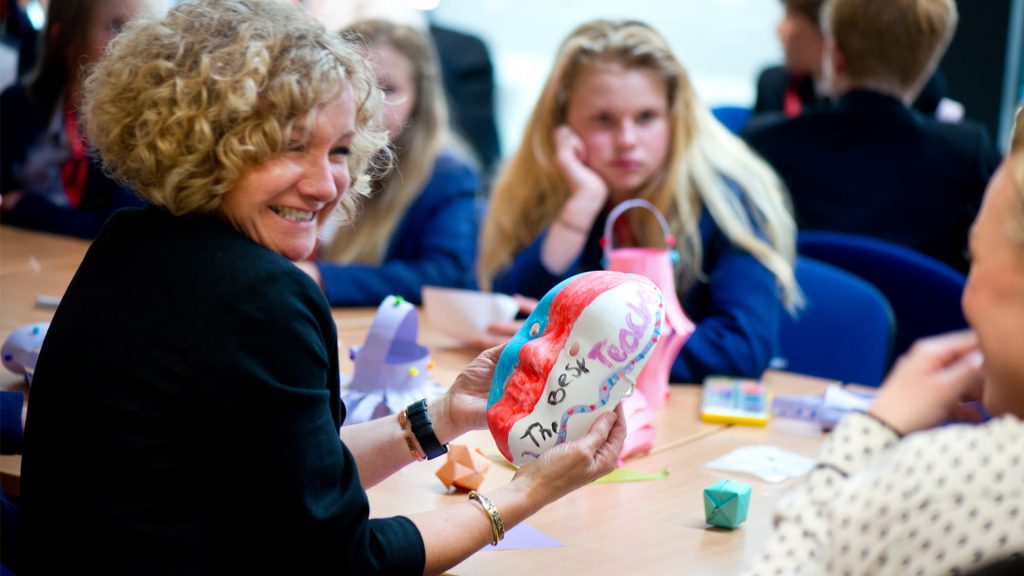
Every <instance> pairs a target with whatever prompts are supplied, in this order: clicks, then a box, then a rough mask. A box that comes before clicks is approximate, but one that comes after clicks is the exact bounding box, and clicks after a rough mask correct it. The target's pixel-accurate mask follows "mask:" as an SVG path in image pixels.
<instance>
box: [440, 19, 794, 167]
mask: <svg viewBox="0 0 1024 576" xmlns="http://www.w3.org/2000/svg"><path fill="white" fill-rule="evenodd" d="M781 14H782V4H781V2H779V1H778V0H440V1H439V3H438V5H437V7H436V8H434V9H433V10H432V11H430V12H429V17H430V18H431V19H432V20H433V21H435V22H437V23H438V24H443V25H445V26H448V27H450V28H455V29H459V30H464V31H466V32H471V33H474V34H476V35H478V36H480V37H481V38H483V40H484V41H485V42H486V43H487V44H488V46H489V48H490V50H491V57H492V59H493V60H494V66H495V76H496V78H495V81H496V84H497V86H496V89H497V97H498V102H497V107H498V111H497V112H498V129H499V130H500V133H501V140H502V152H503V154H505V155H508V154H509V153H510V152H511V151H513V150H515V148H516V147H517V146H518V144H519V139H520V137H521V133H522V126H523V124H524V123H525V122H526V119H527V117H528V116H529V113H530V110H531V109H532V107H533V104H534V102H535V101H536V98H537V96H538V95H539V94H540V89H541V86H542V85H543V82H544V80H545V78H546V77H547V73H548V71H549V69H550V67H551V63H552V61H553V59H554V55H555V51H556V50H557V48H558V45H559V44H560V43H561V41H562V40H563V39H564V38H565V36H567V35H568V34H569V32H571V31H572V29H573V28H575V27H576V26H577V25H578V24H580V23H582V22H585V21H587V20H590V19H593V18H633V19H638V20H643V21H645V22H647V23H649V24H651V25H653V26H654V27H655V28H657V29H658V31H659V32H661V33H662V34H663V35H664V36H665V37H666V38H668V40H669V42H670V43H671V44H672V47H673V48H674V49H675V51H676V54H677V55H678V56H679V58H680V59H681V60H682V62H683V65H684V66H686V68H687V69H688V71H689V73H690V76H691V78H692V79H693V82H694V84H695V85H696V88H697V92H698V94H699V95H700V96H701V98H702V99H703V100H704V102H705V103H706V104H708V105H719V104H738V105H751V104H753V101H754V88H755V86H754V83H755V79H756V77H757V72H758V71H759V70H760V69H761V68H762V67H763V66H765V65H767V64H771V63H776V62H780V61H781V60H782V51H781V49H780V48H779V43H778V40H777V39H776V37H775V23H776V22H777V20H778V18H779V17H780V16H781Z"/></svg>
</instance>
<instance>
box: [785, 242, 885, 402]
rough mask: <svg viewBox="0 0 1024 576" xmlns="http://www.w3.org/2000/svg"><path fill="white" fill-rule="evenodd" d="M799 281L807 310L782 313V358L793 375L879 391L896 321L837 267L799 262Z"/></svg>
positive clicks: (869, 289) (865, 286)
mask: <svg viewBox="0 0 1024 576" xmlns="http://www.w3.org/2000/svg"><path fill="white" fill-rule="evenodd" d="M796 280H797V282H798V283H799V284H800V288H801V289H802V290H803V292H804V297H805V299H806V304H805V306H804V308H803V309H801V310H799V311H798V313H797V315H796V317H793V316H790V315H789V313H783V316H782V322H781V324H780V327H779V350H778V357H777V358H776V359H775V360H773V363H772V365H773V366H775V367H777V368H782V369H784V370H788V371H790V372H798V373H801V374H810V375H812V376H819V377H822V378H829V379H832V380H841V381H843V382H855V383H857V384H864V385H867V386H878V385H879V384H881V382H882V378H883V377H884V376H885V371H886V368H887V367H888V364H889V358H890V353H891V349H892V336H893V315H892V309H891V308H890V307H889V303H888V301H886V299H885V296H883V295H882V293H881V292H879V290H878V289H877V288H875V287H874V286H872V285H871V284H870V283H868V282H866V281H865V280H862V279H860V278H858V277H857V276H854V275H853V274H850V273H849V272H846V271H844V270H840V269H839V268H836V267H834V266H830V265H828V264H825V263H823V262H818V261H815V260H813V259H810V258H804V257H797V260H796Z"/></svg>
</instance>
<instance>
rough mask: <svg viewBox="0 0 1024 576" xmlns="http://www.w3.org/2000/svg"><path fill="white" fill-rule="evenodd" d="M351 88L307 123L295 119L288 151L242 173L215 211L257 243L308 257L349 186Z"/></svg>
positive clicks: (296, 256)
mask: <svg viewBox="0 0 1024 576" xmlns="http://www.w3.org/2000/svg"><path fill="white" fill-rule="evenodd" d="M353 100H354V98H353V96H352V90H351V89H348V88H346V89H345V90H343V91H342V92H341V95H340V96H338V98H337V99H336V100H334V101H332V102H330V103H328V104H325V105H324V106H322V107H320V108H318V109H317V110H316V112H315V115H314V116H313V118H312V126H311V127H307V126H305V125H304V122H299V123H297V124H296V126H295V127H294V128H293V130H292V131H293V132H298V133H304V132H305V133H308V139H307V141H306V142H304V143H303V142H302V141H301V140H299V139H297V138H295V137H294V136H293V135H289V136H288V142H289V145H288V151H287V152H285V153H284V154H281V155H279V156H276V157H274V158H271V159H270V160H268V161H266V162H264V163H263V164H260V165H258V166H255V167H253V168H252V169H250V170H247V171H245V172H243V173H242V176H241V177H240V178H239V179H238V182H237V183H236V184H235V186H234V187H233V188H232V189H231V191H229V192H228V193H227V194H226V195H225V196H224V201H223V202H222V203H221V205H220V213H221V214H223V215H224V217H225V218H226V219H227V220H228V221H229V222H231V224H233V225H234V227H235V228H237V229H239V230H241V231H242V232H244V233H245V234H246V235H247V236H249V237H250V238H252V239H253V240H255V241H256V242H258V243H260V244H262V245H264V246H266V247H267V248H270V249H271V250H273V251H274V252H277V253H278V254H281V255H282V256H284V257H286V258H289V259H291V260H299V259H301V258H305V257H306V256H309V254H310V253H311V252H313V248H314V247H316V242H317V232H318V231H319V229H320V227H321V226H323V224H324V223H325V222H326V221H327V219H328V218H330V217H331V215H332V214H333V213H334V208H335V206H337V205H338V201H339V200H340V199H341V197H342V194H344V193H345V190H346V189H347V188H348V184H349V172H348V155H349V153H350V148H351V146H352V139H353V138H354V135H355V131H354V128H355V104H354V102H353Z"/></svg>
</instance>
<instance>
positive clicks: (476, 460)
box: [437, 444, 491, 490]
mask: <svg viewBox="0 0 1024 576" xmlns="http://www.w3.org/2000/svg"><path fill="white" fill-rule="evenodd" d="M490 467H491V463H490V462H489V461H488V460H487V457H486V456H484V453H483V452H481V451H480V449H479V448H476V449H474V450H470V449H469V447H468V446H464V445H462V444H449V445H448V460H447V461H446V462H445V463H444V465H443V466H441V468H439V469H438V470H437V477H438V479H439V480H441V482H443V483H444V486H445V488H448V489H449V490H451V488H452V486H454V487H455V488H456V489H459V490H476V489H477V488H479V487H480V484H483V481H484V476H486V475H487V469H488V468H490Z"/></svg>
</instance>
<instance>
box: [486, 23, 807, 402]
mask: <svg viewBox="0 0 1024 576" xmlns="http://www.w3.org/2000/svg"><path fill="white" fill-rule="evenodd" d="M631 198H642V199H646V200H649V201H650V202H651V203H652V204H654V205H655V206H656V207H657V208H658V209H659V210H660V211H661V212H662V213H663V214H664V215H665V216H666V218H667V219H668V220H669V222H670V226H671V230H672V233H673V235H674V237H675V238H676V244H677V247H678V249H679V250H680V252H681V255H682V257H681V258H680V261H679V263H678V265H677V267H676V269H675V273H676V287H677V289H678V296H679V300H680V302H681V303H682V304H683V307H684V308H685V310H686V312H687V313H688V314H689V315H690V317H691V319H692V320H693V321H694V322H695V323H696V324H697V329H696V332H695V333H694V334H693V335H692V336H691V337H690V339H689V340H688V341H687V342H686V345H685V346H684V347H683V349H682V352H681V353H680V355H679V357H678V358H677V360H676V362H675V364H674V366H673V369H672V378H673V381H682V382H699V381H701V380H702V379H703V378H704V377H705V376H707V375H708V374H731V375H740V376H758V375H760V374H761V372H762V371H763V370H764V369H765V368H766V367H767V366H768V361H769V359H770V358H771V357H772V354H773V352H774V348H775V341H776V333H777V332H778V323H779V317H780V315H781V312H780V311H781V309H782V307H781V306H780V305H779V299H780V298H782V299H783V300H784V301H785V302H786V303H793V302H794V301H795V300H796V299H797V287H796V284H795V281H794V278H793V251H794V249H793V244H794V233H795V230H794V225H793V220H792V217H791V215H790V212H789V209H788V206H787V200H786V195H785V191H784V190H783V188H782V184H781V183H780V181H779V179H778V178H777V177H776V176H775V174H774V173H773V172H772V170H771V168H770V167H769V166H767V165H766V164H765V163H764V162H763V161H762V160H760V159H759V158H758V157H757V156H756V155H754V154H753V153H751V152H750V150H749V149H748V148H747V147H746V146H745V145H744V144H743V142H742V141H740V140H739V139H737V138H736V137H735V136H733V135H732V134H731V133H730V132H729V131H728V130H726V129H725V128H724V127H723V126H722V125H720V124H719V123H718V122H717V121H716V120H715V119H714V118H713V117H712V115H711V114H710V112H708V110H707V108H705V107H704V105H703V104H701V102H700V101H699V100H698V99H697V95H696V93H695V92H694V89H693V86H692V84H691V83H690V80H689V77H688V75H687V73H686V70H685V69H684V68H683V66H682V64H681V63H680V62H679V60H678V59H677V58H676V56H675V55H674V54H673V53H672V50H671V48H670V46H669V44H668V42H666V41H665V39H664V38H663V37H662V36H661V35H660V34H659V33H658V32H656V31H655V30H654V29H653V28H651V27H650V26H648V25H646V24H643V23H640V22H636V21H603V20H597V21H592V22H589V23H586V24H583V25H581V26H580V27H579V28H577V29H576V30H575V31H574V32H573V33H572V34H571V35H570V36H569V38H568V39H566V41H565V42H564V43H563V44H562V47H561V49H560V50H559V53H558V56H557V58H556V60H555V65H554V68H553V70H552V71H551V74H550V76H549V77H548V80H547V83H546V84H545V86H544V90H543V92H542V93H541V96H540V100H539V101H538V102H537V105H536V107H535V108H534V111H533V114H532V115H531V117H530V120H529V122H528V124H527V126H526V129H525V131H524V137H523V142H522V144H521V145H520V147H519V149H518V150H517V151H516V153H515V155H514V156H513V157H512V159H511V160H510V162H509V163H508V164H507V166H506V167H505V168H504V170H503V171H502V172H501V174H500V175H499V177H498V180H497V184H496V185H495V188H494V190H493V192H492V197H491V203H490V207H489V210H488V213H487V217H486V219H485V224H484V229H483V234H482V240H481V256H480V265H479V273H478V278H479V282H480V285H481V286H482V287H484V288H489V289H493V290H496V291H501V292H507V293H520V294H523V295H525V296H529V297H532V298H539V297H541V296H542V295H543V294H544V293H545V292H546V291H547V290H548V289H550V288H551V287H552V286H554V285H555V284H557V283H558V282H559V281H561V280H562V279H564V278H566V277H568V276H570V275H572V274H576V273H578V272H582V271H586V270H595V269H600V268H601V267H602V265H601V255H602V254H601V250H602V249H601V246H600V238H601V236H602V233H603V230H604V226H605V222H606V220H607V217H608V213H609V211H610V210H611V209H612V208H613V207H614V206H616V205H617V204H619V203H621V202H623V201H624V200H627V199H631ZM638 212H639V211H637V210H633V211H630V212H627V213H626V215H624V217H623V218H622V219H620V220H619V221H617V224H621V225H620V226H616V229H615V235H616V238H615V244H616V245H630V244H639V245H644V246H660V245H662V244H661V243H663V242H664V238H663V237H662V232H661V228H660V227H659V226H658V224H657V223H656V221H655V220H654V219H653V218H650V217H649V216H648V215H645V214H639V213H638ZM627 216H628V218H627Z"/></svg>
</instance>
